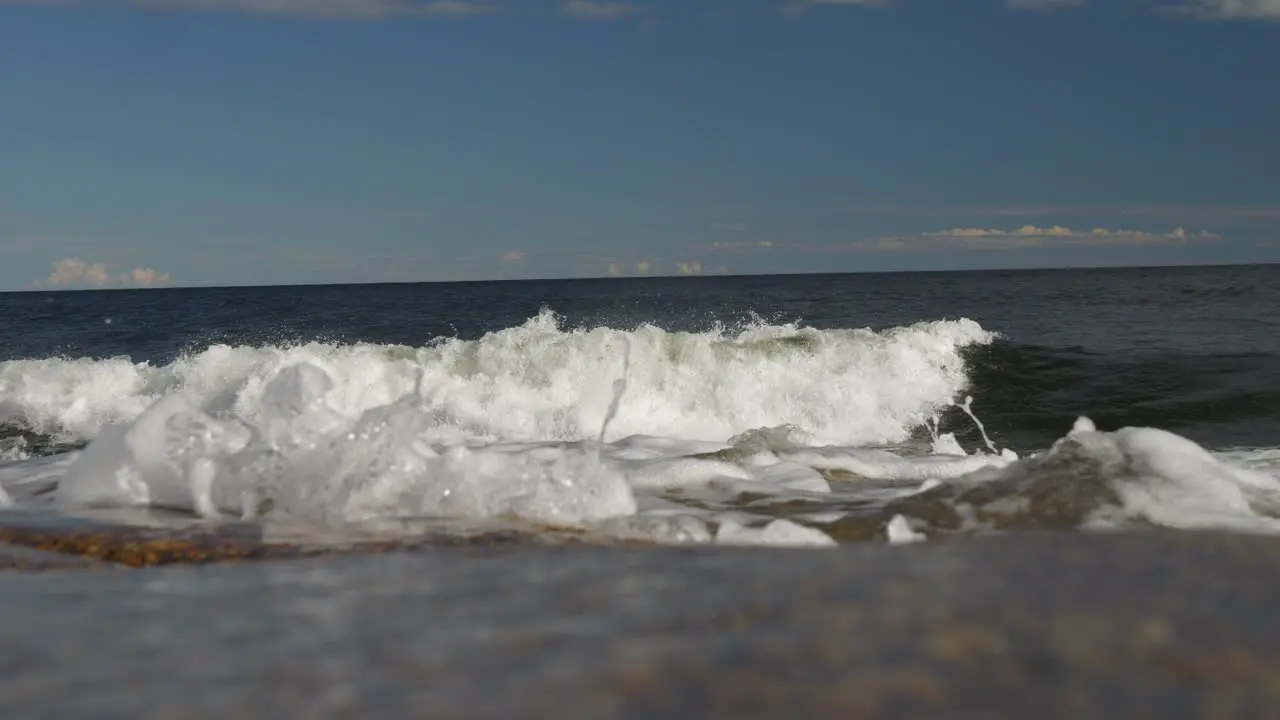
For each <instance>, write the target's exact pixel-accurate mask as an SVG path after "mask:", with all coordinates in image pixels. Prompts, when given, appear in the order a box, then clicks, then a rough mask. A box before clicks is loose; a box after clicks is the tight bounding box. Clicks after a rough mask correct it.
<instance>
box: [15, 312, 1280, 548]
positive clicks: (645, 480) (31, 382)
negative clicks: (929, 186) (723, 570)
mask: <svg viewBox="0 0 1280 720" xmlns="http://www.w3.org/2000/svg"><path fill="white" fill-rule="evenodd" d="M992 338H993V335H992V334H991V333H989V332H987V331H985V330H983V329H982V328H981V327H979V326H978V325H977V324H976V323H973V322H970V321H967V320H959V321H948V322H931V323H919V324H916V325H911V326H907V327H902V328H896V329H892V330H887V331H883V332H872V331H869V330H825V331H819V330H814V329H811V328H803V327H795V326H769V325H757V326H754V327H749V328H746V329H745V330H742V331H738V332H727V331H715V332H704V333H669V332H664V331H662V330H660V329H658V328H655V327H650V326H641V327H639V328H637V329H635V330H632V331H624V330H615V329H609V328H595V329H590V330H566V329H563V328H561V327H560V326H559V325H558V323H557V320H556V318H555V317H554V316H553V315H551V314H549V313H544V314H542V315H539V316H538V317H535V318H532V319H530V320H529V321H528V322H526V323H524V324H523V325H521V326H519V327H515V328H510V329H507V330H504V331H500V332H496V333H491V334H489V335H486V336H484V337H483V338H481V339H479V340H475V341H462V340H445V341H441V342H437V343H433V344H431V345H429V346H427V347H423V348H408V347H398V346H397V347H390V346H379V345H327V344H318V343H313V344H308V345H300V346H295V347H261V348H250V347H239V348H232V347H224V346H218V347H213V348H210V349H208V350H205V351H203V352H200V353H196V354H192V355H189V356H187V357H184V358H182V359H179V360H177V361H175V362H173V363H171V364H169V365H164V366H158V367H152V366H149V365H145V364H142V365H137V364H133V363H131V362H129V361H127V360H123V359H108V360H96V361H94V360H84V359H79V360H76V359H47V360H23V361H13V362H8V363H0V419H3V418H8V419H10V420H13V419H21V420H22V421H23V422H24V423H25V424H26V425H28V426H30V427H33V428H35V429H37V430H39V431H43V432H46V433H61V434H63V435H64V436H65V437H67V438H71V439H76V438H78V439H82V440H90V439H91V440H92V442H91V443H90V444H89V446H88V447H87V448H86V449H84V450H83V451H80V452H77V453H67V454H64V455H62V456H59V457H57V458H52V459H50V458H37V459H29V460H23V461H20V462H17V463H11V464H8V465H5V466H0V492H3V493H4V494H3V495H0V502H3V501H4V500H6V499H9V500H10V502H15V503H16V504H18V505H23V504H27V503H34V502H42V501H49V500H50V499H52V501H53V502H56V503H58V504H60V505H61V506H64V507H81V506H112V507H139V506H144V507H145V506H151V507H164V508H173V509H179V510H185V511H189V512H192V513H196V514H199V515H205V516H244V517H255V516H258V515H261V514H263V513H266V514H267V515H268V516H269V517H275V518H301V519H313V520H314V519H320V520H339V521H350V520H370V519H387V518H405V517H439V516H447V517H460V518H491V517H497V516H519V517H523V518H527V519H531V520H535V521H541V522H547V523H556V524H573V525H590V526H592V527H595V528H597V529H599V530H602V531H605V532H609V533H612V534H615V535H618V536H621V537H635V538H644V539H650V540H657V541H661V542H710V541H712V540H715V541H719V542H725V543H736V544H744V543H746V544H756V543H768V544H809V545H827V544H831V542H832V541H831V539H830V537H829V536H827V535H826V534H825V533H824V532H822V531H820V530H818V529H816V528H813V527H811V526H809V527H807V526H803V525H797V524H796V523H795V522H792V521H784V520H778V519H776V518H770V517H768V516H767V514H764V515H762V514H756V513H755V511H754V510H752V509H751V507H762V506H763V505H761V503H762V502H763V503H764V505H767V504H768V503H769V502H777V503H781V502H787V503H794V502H803V503H810V504H812V505H813V512H811V513H807V514H806V513H802V514H795V515H794V516H793V517H795V518H796V519H804V518H810V520H808V521H806V522H811V523H814V524H821V523H824V522H838V521H839V520H840V519H841V518H843V517H845V516H846V515H847V512H848V511H847V509H839V510H834V511H833V510H830V507H831V505H830V504H829V503H838V502H842V501H845V500H847V499H848V498H849V497H851V496H856V495H857V493H858V492H859V491H860V490H859V488H861V487H862V486H864V485H865V486H867V487H870V488H872V489H873V490H874V491H875V492H878V493H880V495H878V496H877V497H880V498H882V499H892V498H901V497H906V496H910V495H919V494H923V493H927V492H929V491H931V490H933V489H936V488H938V487H939V486H941V485H947V484H952V483H961V484H963V483H982V482H990V481H993V480H1001V479H1009V478H1018V477H1025V476H1027V475H1028V474H1031V473H1036V472H1041V471H1042V470H1043V469H1044V468H1045V467H1046V466H1047V465H1046V463H1049V462H1050V461H1054V462H1058V461H1062V460H1063V459H1064V458H1065V459H1066V461H1067V462H1069V463H1074V465H1073V467H1075V468H1076V469H1077V471H1078V472H1077V473H1076V474H1077V475H1079V474H1081V473H1086V474H1087V473H1090V472H1092V473H1094V474H1095V475H1098V474H1100V475H1101V476H1103V477H1105V479H1106V481H1107V482H1108V483H1110V484H1111V486H1112V487H1113V488H1114V489H1115V493H1116V496H1117V497H1119V498H1120V499H1121V505H1122V507H1120V508H1117V509H1116V514H1117V516H1118V517H1119V518H1120V519H1121V520H1124V519H1134V518H1141V519H1145V520H1147V521H1149V522H1154V523H1158V524H1164V525H1169V526H1172V527H1210V526H1212V527H1232V528H1242V529H1252V530H1261V531H1268V532H1269V531H1277V530H1280V527H1277V524H1278V523H1280V521H1276V520H1273V519H1272V518H1274V517H1280V480H1278V479H1277V478H1276V476H1275V475H1274V474H1273V473H1272V472H1270V471H1269V470H1268V469H1267V468H1269V467H1270V465H1266V464H1265V462H1267V461H1263V460H1259V461H1258V462H1262V463H1263V465H1260V466H1259V467H1257V468H1254V469H1249V468H1247V467H1243V466H1242V465H1241V463H1244V464H1248V463H1249V462H1251V460H1250V458H1253V459H1255V460H1257V458H1262V457H1263V455H1259V454H1257V453H1256V452H1255V453H1254V454H1252V455H1249V454H1242V455H1241V454H1238V455H1237V456H1232V457H1231V458H1226V457H1223V456H1216V455H1213V454H1211V453H1209V452H1207V451H1205V450H1204V449H1202V448H1200V447H1199V446H1196V445H1195V444H1194V443H1191V442H1190V441H1188V440H1185V439H1183V438H1179V437H1178V436H1176V435H1172V434H1170V433H1165V432H1163V431H1159V430H1150V429H1124V430H1119V431H1116V432H1113V433H1106V432H1098V431H1097V430H1096V429H1094V428H1093V427H1092V425H1091V424H1090V423H1088V422H1087V421H1081V423H1079V424H1078V425H1077V427H1076V428H1075V430H1074V431H1073V432H1072V433H1071V434H1069V435H1068V436H1067V437H1066V438H1064V439H1063V440H1062V441H1060V442H1059V443H1058V444H1057V445H1055V446H1054V448H1052V449H1051V450H1049V451H1047V452H1046V453H1043V454H1041V455H1039V456H1036V457H1031V458H1027V459H1019V458H1018V456H1017V455H1016V454H1014V453H1013V452H1012V451H1009V450H1007V449H1006V450H999V449H998V448H997V447H996V445H995V443H993V442H991V440H990V439H989V438H987V437H986V433H985V429H984V428H982V426H981V423H980V421H978V418H977V414H978V413H979V412H980V407H981V398H978V410H977V411H975V410H974V408H973V406H972V404H971V403H972V400H971V399H970V398H968V397H967V396H965V395H964V393H965V390H966V389H967V387H966V386H967V377H966V375H965V369H964V362H963V358H962V355H961V351H962V349H963V348H964V347H965V346H967V345H972V344H975V343H985V342H989V341H990V340H991V339H992ZM957 403H958V404H959V405H960V407H962V409H964V411H965V412H967V413H968V414H969V415H970V417H971V419H972V421H973V422H974V423H977V424H978V425H977V426H978V428H979V429H980V430H981V431H982V433H981V434H982V436H983V440H984V444H985V445H986V447H985V448H973V449H972V451H971V452H967V451H966V450H965V449H964V448H963V447H961V445H960V443H959V442H957V441H956V438H955V437H954V435H952V434H949V433H942V432H940V429H939V427H938V423H937V420H936V418H937V415H938V413H939V412H940V411H941V410H942V409H944V408H945V407H946V406H948V405H951V404H957ZM920 427H927V428H928V429H929V431H930V433H931V435H932V440H933V442H932V448H931V449H932V452H931V453H928V454H920V453H919V452H908V451H903V450H886V449H883V447H879V448H875V447H869V446H873V445H876V446H884V445H891V444H894V443H898V442H900V441H903V440H905V439H907V437H908V435H909V434H910V433H911V432H912V430H913V429H916V428H920ZM997 451H998V452H997ZM1266 457H1267V458H1270V457H1271V456H1266ZM833 471H839V472H836V473H835V474H833ZM841 473H843V474H841ZM55 487H56V491H55V490H54V488H55ZM671 493H675V495H671ZM9 496H12V498H10V497H9ZM677 496H678V497H679V498H680V499H677V500H671V499H669V498H670V497H677ZM737 496H750V497H759V496H765V497H766V498H772V499H769V500H767V501H759V500H757V501H755V503H756V504H755V505H754V506H747V507H743V506H736V505H734V504H733V503H732V502H725V500H726V498H727V499H732V498H734V497H737ZM726 507H730V508H734V509H732V510H728V511H726V510H725V508H726ZM716 508H719V509H716ZM1095 520H1099V519H1095ZM1100 520H1102V521H1105V520H1106V518H1100ZM917 524H918V523H917ZM712 528H716V529H715V530H714V532H713V530H712ZM886 530H887V532H888V533H889V536H890V539H891V540H894V541H900V540H905V539H908V532H910V533H911V537H915V536H916V535H918V534H919V533H917V532H916V531H915V530H914V529H913V528H912V521H909V520H908V519H907V518H904V517H897V518H894V519H893V521H892V522H891V523H890V524H889V526H888V527H887V528H886Z"/></svg>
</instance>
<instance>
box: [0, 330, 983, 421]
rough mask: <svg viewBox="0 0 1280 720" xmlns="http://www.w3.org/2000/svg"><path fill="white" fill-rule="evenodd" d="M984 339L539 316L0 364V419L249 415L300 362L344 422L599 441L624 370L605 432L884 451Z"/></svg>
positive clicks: (978, 335)
mask: <svg viewBox="0 0 1280 720" xmlns="http://www.w3.org/2000/svg"><path fill="white" fill-rule="evenodd" d="M993 337H994V336H993V334H992V333H990V332H988V331H986V330H983V329H982V328H981V327H980V326H979V325H978V324H977V323H974V322H972V321H969V320H957V321H943V322H926V323H918V324H916V325H911V326H907V327H901V328H896V329H892V330H887V331H884V332H878V333H877V332H872V331H870V330H815V329H812V328H806V327H797V326H793V325H782V326H774V325H764V324H760V325H756V326H752V327H748V328H746V329H745V330H742V331H739V332H729V331H713V332H702V333H677V332H666V331H663V330H661V329H660V328H657V327H653V326H649V325H642V326H640V327H639V328H636V329H634V330H630V331H627V330H615V329H610V328H594V329H590V330H565V329H562V328H561V327H560V325H559V321H558V319H557V318H556V316H555V315H553V314H551V313H549V312H544V313H542V314H540V315H538V316H537V317H534V318H531V319H530V320H529V321H527V322H526V323H524V324H523V325H520V326H518V327H513V328H509V329H506V330H503V331H500V332H494V333H490V334H488V335H486V336H484V337H483V338H481V339H479V340H475V341H463V340H446V341H443V342H437V343H433V344H431V345H429V346H427V347H423V348H409V347H402V346H384V345H367V344H356V345H328V344H319V343H312V344H307V345H299V346H294V347H261V348H252V347H227V346H214V347H211V348H209V349H207V350H204V351H202V352H199V353H196V354H192V355H189V356H187V357H184V358H182V359H180V360H177V361H175V362H173V363H171V364H168V365H163V366H151V365H147V364H134V363H131V362H129V361H128V360H126V359H122V358H116V359H109V360H85V359H44V360H18V361H10V362H5V363H0V419H5V418H8V419H15V418H21V419H23V420H24V421H25V423H26V424H27V425H29V426H30V427H32V428H34V429H35V430H38V431H41V432H45V433H63V434H65V435H67V436H69V437H70V438H80V439H89V438H93V437H96V436H97V435H98V433H100V432H101V431H102V429H103V428H105V427H106V426H108V425H111V424H113V423H119V422H127V421H131V420H133V419H134V418H136V417H138V416H139V415H140V414H141V413H142V411H143V410H145V409H146V408H147V407H149V406H150V405H152V404H153V403H154V402H156V401H157V400H159V399H160V398H162V397H164V396H166V395H169V394H171V393H174V392H176V391H178V390H182V391H184V392H186V393H187V394H188V395H189V396H190V397H191V398H192V401H193V403H194V404H196V405H197V406H199V407H201V408H202V409H205V410H208V411H210V412H214V413H218V412H227V411H230V412H234V413H235V414H237V415H239V416H241V417H243V418H245V419H246V420H249V421H253V420H254V419H255V418H256V417H257V416H258V415H259V414H260V413H261V411H262V394H263V392H264V389H265V387H266V385H267V383H268V382H270V381H271V380H272V378H274V377H275V376H276V374H278V373H279V372H280V370H281V369H282V368H285V367H288V366H290V365H296V364H299V363H306V364H309V365H314V366H315V367H317V368H319V369H321V370H323V371H324V372H325V373H326V374H327V375H328V376H329V377H330V379H331V380H332V382H333V388H332V389H331V391H330V392H329V394H328V397H327V402H328V404H329V405H330V406H331V407H332V408H333V410H334V411H335V412H336V413H339V414H341V415H343V416H346V417H354V416H357V415H359V414H360V413H363V412H365V411H367V410H370V409H372V408H375V407H379V406H385V405H388V404H390V403H393V402H395V401H396V400H398V399H400V398H402V397H405V396H406V395H408V394H411V393H413V392H414V391H415V387H417V388H418V390H419V392H420V394H421V396H422V398H423V399H424V400H425V402H426V405H427V406H428V407H430V408H431V412H432V413H434V415H435V417H436V418H437V420H438V422H437V424H438V425H441V426H444V425H449V426H452V427H454V428H455V429H458V430H459V431H460V432H461V435H460V437H470V438H485V439H490V440H519V441H540V440H580V439H587V438H592V437H595V436H596V434H597V433H598V432H599V431H600V429H601V426H602V423H603V419H604V416H605V413H606V412H607V410H608V408H609V404H610V402H611V400H612V398H613V390H614V388H613V382H614V381H615V380H618V379H620V378H622V377H623V375H624V371H625V376H626V382H627V391H626V396H625V397H624V398H623V399H622V400H621V402H620V405H619V407H618V409H617V415H616V418H615V419H614V420H613V422H612V423H611V424H610V426H609V428H608V431H609V435H608V438H614V439H616V438H621V437H626V436H628V435H636V434H645V435H652V436H658V437H666V438H679V439H690V440H704V441H714V440H727V439H728V438H730V437H731V436H733V435H735V434H737V433H740V432H743V431H746V430H752V429H755V428H767V427H776V426H782V425H791V426H794V427H795V428H797V430H798V431H800V432H802V433H805V434H807V436H808V439H809V440H810V441H813V442H822V443H828V442H829V443H844V444H852V445H860V444H866V443H891V442H896V441H899V440H902V439H903V438H905V437H906V436H907V434H908V433H909V432H910V430H911V429H912V428H914V427H916V426H918V425H920V424H921V423H922V422H924V420H925V419H926V418H928V417H930V416H931V415H932V414H933V413H934V412H936V411H938V410H939V409H941V408H942V407H944V406H946V405H948V404H949V403H951V402H952V400H954V399H955V398H956V397H957V396H958V394H959V393H960V392H962V391H963V389H964V387H965V385H966V382H967V379H966V376H965V372H964V363H963V359H962V357H961V354H960V351H961V349H962V348H963V347H965V346H967V345H972V344H975V343H986V342H989V341H990V340H991V339H992V338H993ZM628 347H629V348H630V351H629V352H630V354H629V355H628V356H627V357H629V362H630V368H629V369H628V368H624V353H625V352H626V349H627V348H628ZM608 438H606V439H608Z"/></svg>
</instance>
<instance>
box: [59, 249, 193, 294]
mask: <svg viewBox="0 0 1280 720" xmlns="http://www.w3.org/2000/svg"><path fill="white" fill-rule="evenodd" d="M44 284H45V285H47V286H49V287H89V288H105V287H159V286H161V285H168V284H169V273H167V272H161V271H159V270H156V269H155V268H147V267H137V268H133V269H132V270H127V271H125V272H123V273H121V274H119V275H112V274H111V272H110V271H108V270H107V266H106V264H105V263H100V262H88V261H85V260H81V259H80V258H78V257H70V258H66V259H64V260H59V261H57V262H55V263H54V264H53V271H52V272H51V273H49V277H48V278H47V279H45V281H44Z"/></svg>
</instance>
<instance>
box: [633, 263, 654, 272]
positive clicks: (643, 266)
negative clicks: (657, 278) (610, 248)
mask: <svg viewBox="0 0 1280 720" xmlns="http://www.w3.org/2000/svg"><path fill="white" fill-rule="evenodd" d="M652 269H653V264H652V263H650V262H649V261H648V260H641V261H640V262H638V263H636V272H637V273H639V274H641V275H648V274H649V271H650V270H652Z"/></svg>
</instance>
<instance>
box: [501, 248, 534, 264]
mask: <svg viewBox="0 0 1280 720" xmlns="http://www.w3.org/2000/svg"><path fill="white" fill-rule="evenodd" d="M526 257H528V253H526V252H525V251H523V250H508V251H506V252H504V253H502V260H503V262H523V261H524V259H525V258H526Z"/></svg>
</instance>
